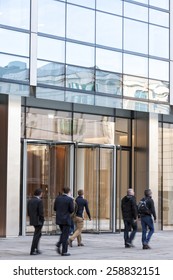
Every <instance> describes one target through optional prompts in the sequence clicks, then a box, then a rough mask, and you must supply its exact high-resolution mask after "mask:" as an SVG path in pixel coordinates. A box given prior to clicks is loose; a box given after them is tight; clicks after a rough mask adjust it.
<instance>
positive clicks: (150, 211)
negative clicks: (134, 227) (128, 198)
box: [138, 189, 156, 249]
mask: <svg viewBox="0 0 173 280" xmlns="http://www.w3.org/2000/svg"><path fill="white" fill-rule="evenodd" d="M144 195H145V197H144V198H142V200H141V202H142V201H145V204H146V206H145V207H144V206H143V210H140V207H139V205H138V212H139V217H140V218H141V225H142V245H143V249H150V246H149V245H148V243H149V241H150V239H151V236H152V235H153V233H154V223H153V219H152V216H153V217H154V221H156V211H155V207H154V201H153V199H152V191H151V190H150V189H147V190H145V191H144ZM141 202H140V203H141ZM148 229H149V231H148V233H147V230H148Z"/></svg>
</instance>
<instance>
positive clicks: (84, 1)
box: [67, 0, 95, 8]
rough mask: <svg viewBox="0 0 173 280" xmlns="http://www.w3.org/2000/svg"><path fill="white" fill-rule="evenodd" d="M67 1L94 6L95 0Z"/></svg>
mask: <svg viewBox="0 0 173 280" xmlns="http://www.w3.org/2000/svg"><path fill="white" fill-rule="evenodd" d="M67 2H69V3H74V4H78V5H81V6H85V7H90V8H95V0H87V1H86V0H68V1H67Z"/></svg>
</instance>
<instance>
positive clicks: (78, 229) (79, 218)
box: [68, 189, 91, 247]
mask: <svg viewBox="0 0 173 280" xmlns="http://www.w3.org/2000/svg"><path fill="white" fill-rule="evenodd" d="M83 195H84V191H83V190H82V189H80V190H78V197H77V198H76V200H75V202H76V206H77V210H76V214H75V216H74V217H73V221H74V223H75V232H74V233H73V235H72V236H70V238H69V240H68V242H69V246H70V247H72V242H73V241H74V239H75V238H77V242H78V246H84V244H83V243H82V236H81V233H82V229H83V226H84V217H83V212H84V210H86V213H87V215H88V218H89V220H90V221H91V214H90V210H89V207H88V201H87V200H86V199H84V198H83Z"/></svg>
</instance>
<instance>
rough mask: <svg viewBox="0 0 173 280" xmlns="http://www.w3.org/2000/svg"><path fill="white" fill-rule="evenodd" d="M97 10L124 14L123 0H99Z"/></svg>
mask: <svg viewBox="0 0 173 280" xmlns="http://www.w3.org/2000/svg"><path fill="white" fill-rule="evenodd" d="M96 8H97V10H101V11H104V12H109V13H112V14H118V15H122V0H116V1H115V0H109V1H108V0H97V1H96Z"/></svg>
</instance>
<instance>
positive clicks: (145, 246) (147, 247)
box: [143, 244, 151, 250]
mask: <svg viewBox="0 0 173 280" xmlns="http://www.w3.org/2000/svg"><path fill="white" fill-rule="evenodd" d="M143 249H144V250H145V249H151V248H150V246H148V245H147V244H144V245H143Z"/></svg>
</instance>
